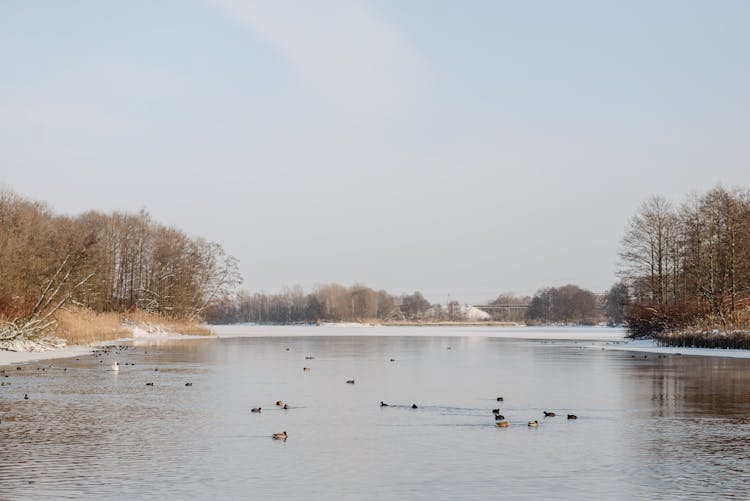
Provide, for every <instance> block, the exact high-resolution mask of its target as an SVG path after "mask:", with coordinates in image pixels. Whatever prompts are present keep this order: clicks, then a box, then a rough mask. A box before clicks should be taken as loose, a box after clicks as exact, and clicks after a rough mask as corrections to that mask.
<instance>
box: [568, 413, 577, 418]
mask: <svg viewBox="0 0 750 501" xmlns="http://www.w3.org/2000/svg"><path fill="white" fill-rule="evenodd" d="M568 419H578V416H576V415H575V414H568Z"/></svg>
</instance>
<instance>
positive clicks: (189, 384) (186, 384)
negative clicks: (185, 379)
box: [185, 383, 193, 386]
mask: <svg viewBox="0 0 750 501" xmlns="http://www.w3.org/2000/svg"><path fill="white" fill-rule="evenodd" d="M185 386H193V383H185Z"/></svg>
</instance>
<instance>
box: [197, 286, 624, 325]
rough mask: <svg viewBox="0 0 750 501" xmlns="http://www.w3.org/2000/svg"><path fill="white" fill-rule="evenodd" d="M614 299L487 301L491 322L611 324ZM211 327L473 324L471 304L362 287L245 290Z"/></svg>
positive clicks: (549, 293) (558, 294)
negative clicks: (273, 291)
mask: <svg viewBox="0 0 750 501" xmlns="http://www.w3.org/2000/svg"><path fill="white" fill-rule="evenodd" d="M607 304H608V298H600V297H599V296H598V295H596V294H594V293H593V292H591V291H588V290H585V289H582V288H580V287H577V286H575V285H565V286H562V287H558V288H555V287H550V288H545V289H541V290H540V291H538V292H537V293H536V294H535V295H534V296H533V297H528V296H515V295H513V294H501V295H499V296H498V297H497V298H496V299H494V300H492V301H489V302H487V304H486V305H483V306H486V307H487V308H486V311H487V312H488V313H489V315H490V317H489V318H487V319H486V320H489V321H501V322H517V323H522V322H525V323H528V324H548V323H566V324H584V325H591V324H596V323H599V322H603V321H607V320H609V321H610V323H614V322H615V321H616V322H617V323H620V322H621V320H618V319H617V318H615V319H614V320H613V319H612V318H611V317H610V316H608V309H607ZM207 318H208V320H209V322H211V323H242V322H252V323H259V324H263V323H268V324H288V323H316V322H366V321H382V322H396V323H398V322H401V321H406V322H463V321H467V320H470V314H469V312H468V308H467V305H461V304H460V303H459V302H458V301H455V300H454V301H450V302H448V303H447V304H446V305H442V304H431V303H430V302H429V301H428V300H427V299H426V298H425V297H424V296H423V295H422V293H421V292H419V291H417V292H414V293H412V294H403V295H400V296H397V295H392V294H389V293H388V292H386V291H384V290H375V289H371V288H369V287H367V286H364V285H361V284H355V285H352V286H350V287H346V286H343V285H339V284H326V285H319V286H316V287H315V288H314V289H313V290H312V291H311V292H309V293H305V292H304V290H303V289H302V287H299V286H296V287H291V288H286V289H284V290H283V291H282V292H280V293H277V294H264V293H250V292H247V291H240V292H239V293H237V294H236V295H235V296H234V297H225V298H223V299H222V300H221V301H217V302H216V303H215V304H214V305H213V307H212V308H211V309H210V310H209V311H208V317H207Z"/></svg>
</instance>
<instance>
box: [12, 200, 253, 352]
mask: <svg viewBox="0 0 750 501" xmlns="http://www.w3.org/2000/svg"><path fill="white" fill-rule="evenodd" d="M0 277H2V280H0V347H2V346H5V347H8V346H13V345H14V343H16V344H17V343H18V342H20V341H24V342H25V341H29V340H31V341H33V340H37V341H41V340H44V339H54V337H58V338H59V337H62V338H63V339H66V340H68V341H70V342H81V341H91V340H101V339H108V338H109V339H111V338H114V337H121V335H122V334H123V332H125V329H124V328H123V327H122V326H123V324H126V325H127V324H128V323H132V322H145V323H148V324H154V323H160V324H163V325H167V324H169V325H171V326H173V327H177V326H179V328H180V332H184V333H191V332H192V333H196V332H197V333H206V330H205V328H201V327H200V326H199V325H197V323H199V322H201V321H202V320H203V318H204V316H205V312H206V310H207V309H208V308H209V306H210V305H211V304H212V303H213V302H214V301H216V300H217V299H219V298H220V297H222V296H224V295H226V294H228V293H229V292H230V291H231V290H232V288H233V287H234V286H235V285H236V284H238V283H239V281H240V277H239V274H238V272H237V263H236V260H235V259H234V258H232V257H230V256H227V255H226V254H225V253H224V251H223V249H222V248H221V246H220V245H218V244H216V243H212V242H208V241H206V240H203V239H201V238H191V237H188V236H187V235H185V234H184V233H183V232H182V231H180V230H178V229H175V228H172V227H168V226H164V225H161V224H158V223H155V222H153V221H152V220H151V218H150V216H149V215H148V214H147V213H146V212H145V211H141V212H140V213H138V214H124V213H118V212H115V213H111V214H103V213H100V212H94V211H92V212H87V213H85V214H81V215H79V216H75V217H69V216H64V215H59V214H55V213H53V212H52V211H51V210H50V209H49V208H48V207H46V206H45V205H44V204H41V203H37V202H32V201H29V200H26V199H24V198H22V197H20V196H18V195H16V194H15V193H12V192H10V191H8V190H2V191H0Z"/></svg>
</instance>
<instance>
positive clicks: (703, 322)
mask: <svg viewBox="0 0 750 501" xmlns="http://www.w3.org/2000/svg"><path fill="white" fill-rule="evenodd" d="M654 339H655V340H656V342H657V343H658V344H659V345H660V346H669V347H678V348H720V349H741V350H750V307H746V308H742V309H741V310H738V311H736V312H735V314H734V316H733V317H732V318H721V317H718V316H704V317H701V318H700V319H698V320H697V321H695V322H694V323H693V324H692V325H690V326H688V327H685V328H682V329H679V330H674V331H671V332H661V333H656V334H655V335H654Z"/></svg>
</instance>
